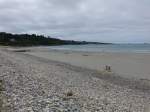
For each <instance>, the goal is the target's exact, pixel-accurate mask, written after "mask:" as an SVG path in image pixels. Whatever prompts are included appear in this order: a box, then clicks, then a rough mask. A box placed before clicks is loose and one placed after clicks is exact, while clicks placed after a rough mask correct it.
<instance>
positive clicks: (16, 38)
mask: <svg viewBox="0 0 150 112" xmlns="http://www.w3.org/2000/svg"><path fill="white" fill-rule="evenodd" d="M78 44H107V43H99V42H86V41H73V40H61V39H57V38H51V37H45V36H43V35H36V34H31V35H30V34H12V33H6V32H0V45H4V46H38V45H45V46H50V45H78Z"/></svg>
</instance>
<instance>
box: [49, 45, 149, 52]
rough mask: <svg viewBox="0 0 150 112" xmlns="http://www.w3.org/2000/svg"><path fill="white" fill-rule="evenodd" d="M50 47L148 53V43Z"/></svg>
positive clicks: (54, 47) (53, 47)
mask: <svg viewBox="0 0 150 112" xmlns="http://www.w3.org/2000/svg"><path fill="white" fill-rule="evenodd" d="M50 48H51V49H56V50H71V51H88V52H133V53H150V44H109V45H94V44H88V45H62V46H51V47H50Z"/></svg>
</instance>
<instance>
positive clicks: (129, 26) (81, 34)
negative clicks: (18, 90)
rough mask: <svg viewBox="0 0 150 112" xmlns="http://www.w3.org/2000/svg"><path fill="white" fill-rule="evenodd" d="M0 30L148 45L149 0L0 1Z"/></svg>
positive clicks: (149, 39)
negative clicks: (145, 43)
mask: <svg viewBox="0 0 150 112" xmlns="http://www.w3.org/2000/svg"><path fill="white" fill-rule="evenodd" d="M0 31H5V32H11V33H36V34H44V35H50V36H52V37H57V38H58V37H59V38H62V39H74V40H87V41H102V42H149V43H150V0H0Z"/></svg>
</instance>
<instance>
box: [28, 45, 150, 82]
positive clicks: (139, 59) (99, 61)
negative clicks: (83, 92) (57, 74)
mask: <svg viewBox="0 0 150 112" xmlns="http://www.w3.org/2000/svg"><path fill="white" fill-rule="evenodd" d="M31 49H32V52H26V53H27V54H30V55H34V56H38V57H42V58H46V59H50V60H54V61H59V62H65V63H68V64H71V65H75V66H79V67H83V68H88V69H92V70H97V71H100V72H103V71H104V69H105V66H111V70H112V72H113V73H115V74H117V75H119V76H122V77H126V78H138V79H147V80H150V53H108V52H101V53H98V52H92V53H91V52H75V51H62V50H61V51H60V50H51V49H48V48H44V47H37V48H31Z"/></svg>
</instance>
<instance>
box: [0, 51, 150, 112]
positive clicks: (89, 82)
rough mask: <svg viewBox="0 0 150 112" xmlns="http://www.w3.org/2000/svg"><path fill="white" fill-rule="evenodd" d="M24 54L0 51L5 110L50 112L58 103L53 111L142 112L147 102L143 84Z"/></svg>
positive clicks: (147, 89) (147, 90) (146, 89)
mask: <svg viewBox="0 0 150 112" xmlns="http://www.w3.org/2000/svg"><path fill="white" fill-rule="evenodd" d="M24 53H25V52H16V51H15V52H14V51H10V50H8V49H3V50H2V49H0V63H1V65H2V67H0V72H1V79H3V80H4V84H5V91H4V94H6V96H7V97H6V98H8V101H9V102H8V104H11V106H10V105H8V104H7V105H8V107H13V108H14V107H15V108H14V109H13V108H10V109H11V111H14V110H17V112H20V111H23V112H25V111H32V109H34V110H36V109H38V111H46V110H47V111H48V110H49V111H50V110H51V109H52V106H54V102H55V100H57V101H58V102H59V103H58V105H57V107H55V108H56V109H60V108H61V109H62V110H63V109H67V108H69V109H77V112H80V111H83V112H86V111H96V110H97V111H102V110H103V111H107V112H109V111H113V110H116V111H119V112H123V111H131V112H134V111H136V112H144V110H145V109H146V108H147V107H148V105H149V103H150V100H149V99H150V94H149V93H150V91H149V90H150V89H149V86H147V85H145V84H147V83H145V82H144V83H142V82H140V83H139V82H134V81H132V80H125V79H124V78H121V77H118V76H117V77H114V76H113V75H109V74H107V75H106V74H101V73H98V72H97V71H94V70H89V69H86V68H82V67H78V66H73V65H69V64H66V63H63V62H58V61H53V60H49V59H45V58H42V57H36V56H32V55H30V54H24ZM111 76H112V77H111ZM140 84H141V85H140ZM142 87H143V88H142ZM66 92H67V93H66ZM71 94H72V95H73V96H72V95H71ZM66 95H67V96H66ZM68 95H71V96H68ZM53 99H54V100H53ZM64 99H65V100H64ZM14 102H15V104H14ZM42 102H43V103H44V106H43V103H42ZM46 102H48V103H46ZM71 102H72V103H73V104H72V105H70V104H71ZM49 104H51V105H49ZM60 105H62V107H61V106H60ZM65 105H68V107H67V108H66V107H65ZM78 110H79V111H78ZM51 111H52V110H51Z"/></svg>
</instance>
